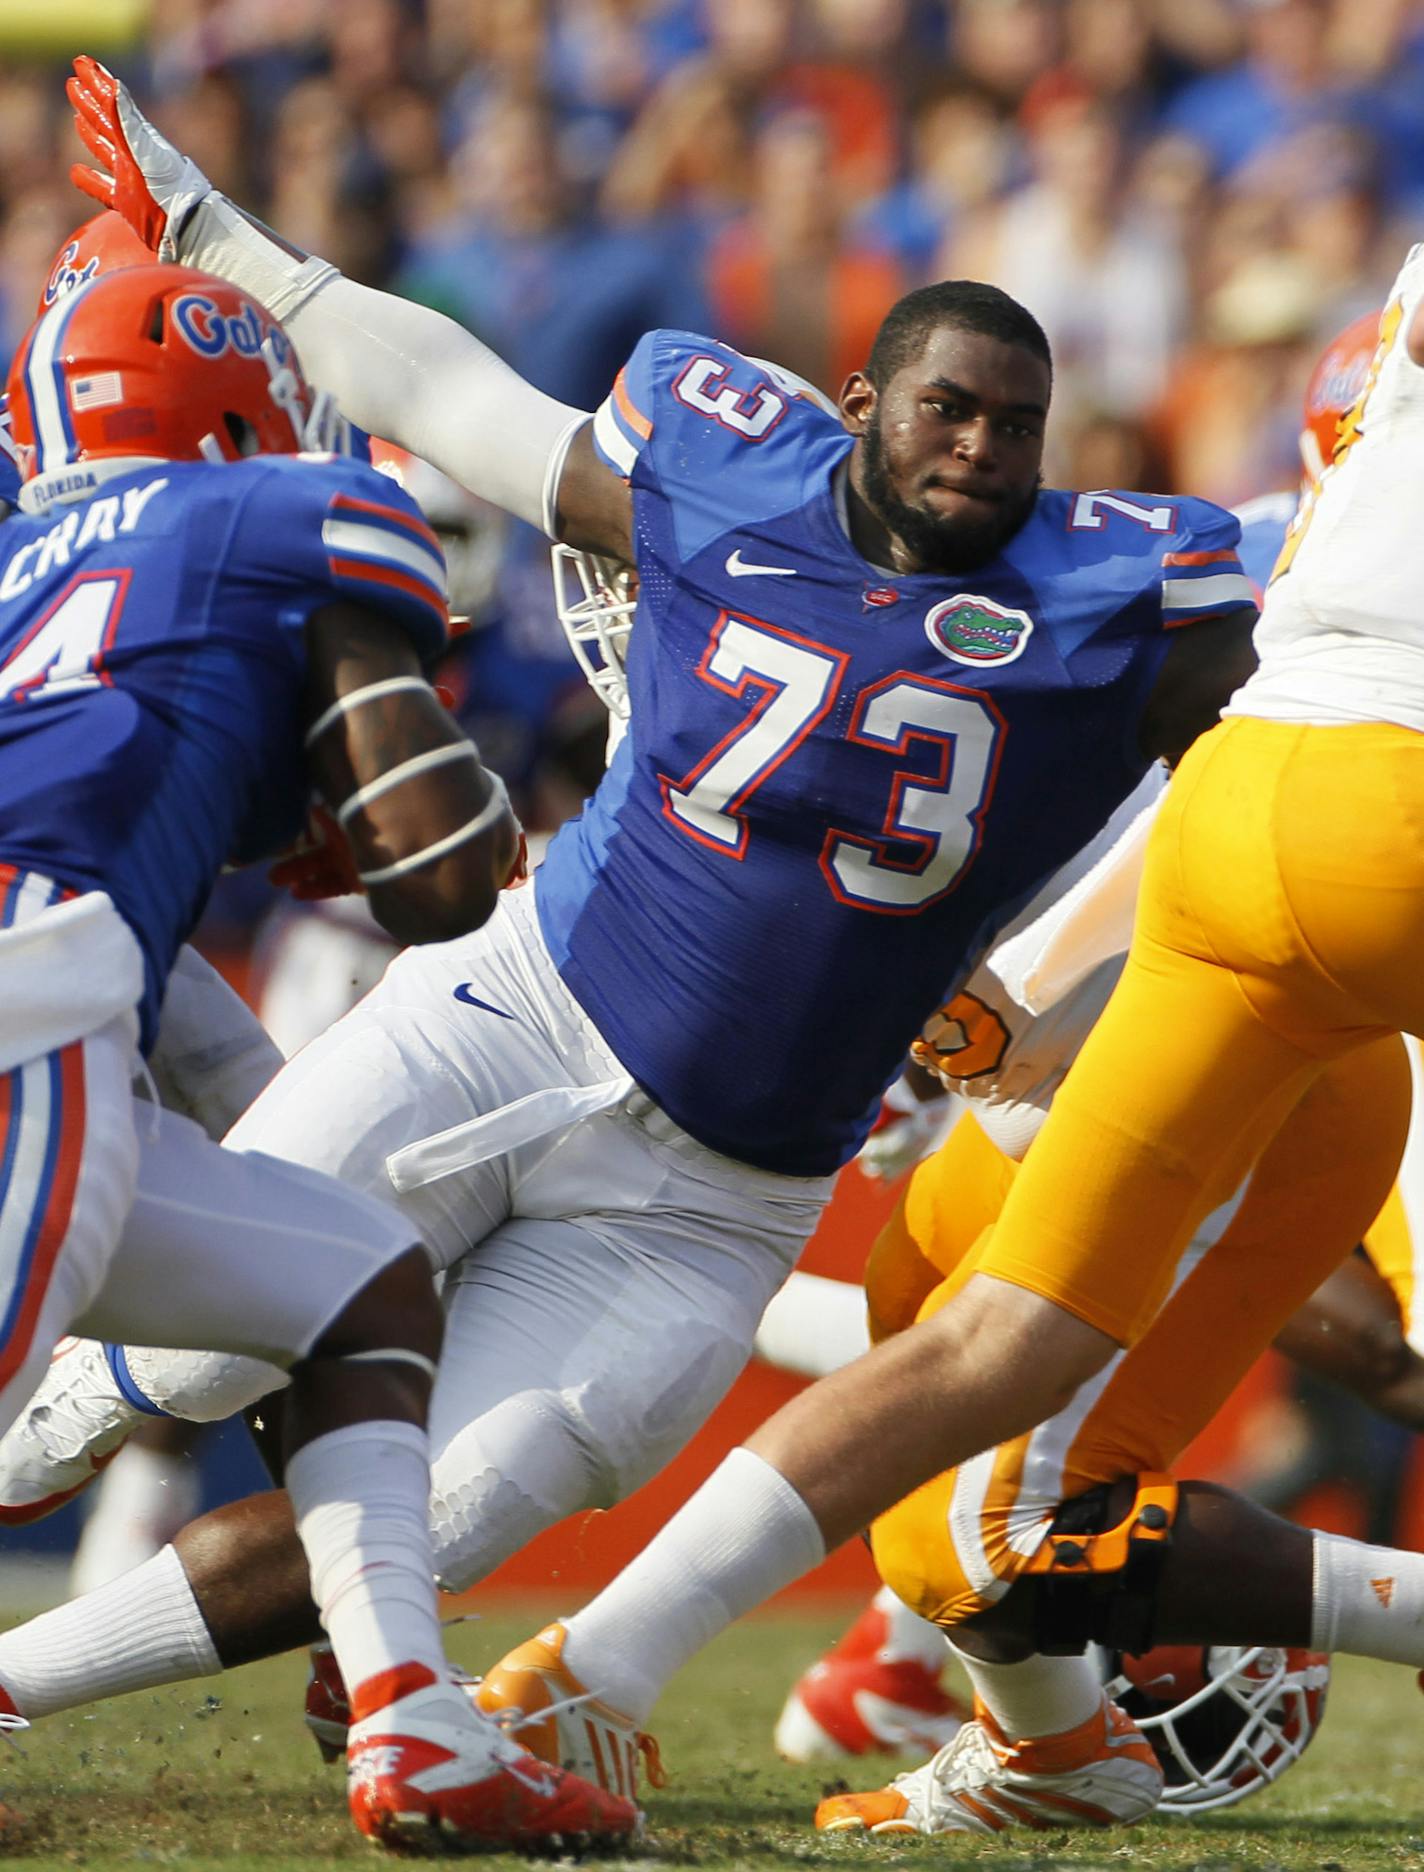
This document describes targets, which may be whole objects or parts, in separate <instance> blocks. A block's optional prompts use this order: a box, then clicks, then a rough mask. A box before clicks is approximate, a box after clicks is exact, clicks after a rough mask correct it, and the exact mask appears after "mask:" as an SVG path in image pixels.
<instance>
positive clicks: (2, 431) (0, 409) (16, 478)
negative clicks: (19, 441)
mask: <svg viewBox="0 0 1424 1872" xmlns="http://www.w3.org/2000/svg"><path fill="white" fill-rule="evenodd" d="M19 500H20V458H19V456H18V454H17V453H16V450H15V438H14V436H13V435H12V434H11V431H10V399H9V397H7V396H0V520H3V519H4V518H5V515H6V514H7V513H9V512H10V511H11V510H12V508H14V507H16V506H18V505H19Z"/></svg>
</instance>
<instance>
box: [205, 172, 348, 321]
mask: <svg viewBox="0 0 1424 1872" xmlns="http://www.w3.org/2000/svg"><path fill="white" fill-rule="evenodd" d="M170 225H171V223H170ZM177 248H178V257H179V259H180V260H181V262H182V264H183V265H184V266H192V267H200V268H201V269H202V270H203V272H204V273H216V274H217V276H218V277H219V279H225V280H231V281H232V283H233V285H234V286H241V287H242V289H243V291H244V292H250V293H251V294H252V296H253V298H254V299H256V300H257V301H258V303H259V304H260V305H264V306H266V308H267V310H268V311H269V312H270V313H271V314H272V316H273V318H275V319H280V320H281V321H282V322H283V324H285V323H286V321H287V320H288V319H289V318H290V317H291V316H292V314H293V313H294V312H299V311H300V310H301V308H302V307H303V306H304V305H305V304H306V303H307V301H308V300H309V299H310V298H311V297H312V295H313V294H314V293H318V292H320V291H321V289H322V287H323V286H324V285H325V284H326V282H327V281H328V280H331V279H335V278H336V271H337V270H336V268H335V267H334V266H333V265H332V264H331V262H330V261H329V260H322V259H320V258H319V257H318V256H317V255H316V254H308V255H297V254H292V253H288V252H287V250H286V248H285V247H283V246H282V244H281V242H280V241H277V240H274V239H273V238H272V236H271V235H270V234H267V233H264V232H263V230H262V229H261V228H259V227H256V226H254V225H253V223H252V222H251V221H249V220H248V218H247V216H246V215H245V214H243V213H242V211H241V209H239V208H237V207H235V206H234V205H233V204H232V202H230V201H229V200H228V198H227V196H226V195H220V194H219V193H218V191H217V190H216V189H214V190H213V191H212V193H211V194H209V195H205V196H203V198H202V199H201V201H199V202H198V204H197V205H196V207H194V208H193V209H192V211H191V212H190V213H189V215H188V218H187V220H186V221H183V222H182V223H181V225H180V226H179V229H178V236H177Z"/></svg>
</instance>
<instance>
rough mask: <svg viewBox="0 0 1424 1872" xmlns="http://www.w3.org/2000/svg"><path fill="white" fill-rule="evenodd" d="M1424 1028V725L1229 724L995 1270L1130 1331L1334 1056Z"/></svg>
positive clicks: (1006, 1221)
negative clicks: (1423, 728) (1417, 728)
mask: <svg viewBox="0 0 1424 1872" xmlns="http://www.w3.org/2000/svg"><path fill="white" fill-rule="evenodd" d="M1421 1028H1424V735H1421V734H1413V733H1410V732H1409V731H1408V730H1406V729H1403V728H1395V727H1390V726H1385V725H1361V726H1358V727H1353V726H1352V727H1340V728H1306V727H1297V726H1293V725H1291V724H1287V723H1280V722H1265V721H1256V720H1252V719H1249V718H1244V717H1241V718H1235V719H1233V720H1230V721H1227V722H1224V723H1222V724H1221V725H1220V726H1219V727H1217V728H1215V729H1213V730H1212V732H1211V733H1210V734H1209V735H1207V736H1205V737H1204V738H1203V739H1202V740H1201V741H1200V742H1198V743H1197V745H1196V746H1195V747H1193V748H1192V750H1191V751H1190V753H1189V754H1188V755H1187V757H1186V759H1185V760H1184V761H1183V763H1182V766H1181V769H1180V771H1179V773H1178V774H1177V777H1176V778H1175V780H1174V781H1173V783H1172V786H1171V788H1170V789H1169V792H1168V795H1167V798H1166V801H1165V802H1164V805H1163V809H1162V812H1161V815H1160V816H1159V819H1158V822H1157V825H1156V827H1155V828H1154V831H1153V835H1152V840H1151V843H1150V846H1149V850H1148V856H1147V866H1146V873H1145V876H1144V879H1143V885H1142V889H1141V892H1140V894H1139V899H1138V910H1137V927H1136V931H1135V933H1134V936H1133V942H1132V948H1131V950H1130V952H1129V955H1128V959H1127V964H1126V967H1125V969H1124V971H1123V975H1122V979H1121V981H1120V982H1119V984H1118V986H1117V989H1116V990H1115V992H1114V993H1113V996H1112V998H1111V1000H1110V1001H1109V1003H1108V1005H1107V1008H1106V1010H1105V1011H1104V1013H1103V1016H1102V1018H1101V1019H1100V1020H1099V1022H1098V1024H1097V1026H1096V1027H1095V1028H1094V1030H1093V1032H1092V1033H1091V1034H1090V1035H1089V1037H1088V1040H1087V1043H1086V1045H1085V1046H1084V1048H1083V1051H1082V1053H1081V1054H1080V1055H1079V1058H1078V1060H1077V1062H1076V1064H1075V1065H1074V1067H1073V1069H1072V1071H1071V1072H1070V1073H1069V1075H1068V1077H1067V1079H1066V1081H1065V1082H1064V1085H1063V1087H1062V1090H1061V1091H1060V1092H1059V1094H1058V1097H1057V1099H1056V1101H1055V1103H1054V1108H1053V1111H1052V1113H1051V1114H1050V1116H1049V1119H1048V1122H1047V1124H1046V1125H1045V1126H1044V1129H1043V1131H1042V1133H1041V1134H1040V1136H1039V1138H1038V1139H1037V1141H1036V1142H1035V1144H1034V1147H1033V1149H1032V1151H1031V1152H1030V1153H1029V1156H1028V1159H1027V1161H1026V1163H1025V1165H1024V1167H1023V1170H1022V1172H1021V1174H1020V1175H1019V1177H1018V1178H1017V1179H1016V1180H1015V1183H1014V1187H1013V1189H1012V1190H1011V1191H1010V1193H1009V1196H1008V1200H1007V1201H1006V1203H1005V1205H1004V1212H1003V1215H1002V1217H1001V1219H1000V1222H999V1224H998V1226H997V1227H996V1228H995V1231H994V1237H993V1241H992V1243H991V1244H989V1246H988V1248H987V1249H986V1252H985V1255H984V1258H983V1260H982V1263H981V1266H982V1268H983V1271H984V1272H985V1273H988V1274H994V1275H997V1276H998V1277H1000V1278H1001V1279H1004V1280H1008V1281H1012V1282H1015V1283H1017V1284H1019V1285H1021V1286H1025V1287H1029V1288H1031V1289H1033V1290H1034V1291H1035V1292H1037V1293H1040V1294H1044V1295H1046V1296H1047V1297H1048V1298H1050V1299H1052V1300H1054V1301H1056V1302H1057V1303H1058V1304H1059V1305H1061V1306H1063V1307H1065V1308H1066V1309H1067V1310H1068V1311H1070V1312H1072V1313H1075V1314H1077V1315H1078V1316H1079V1317H1081V1318H1082V1319H1084V1320H1087V1321H1088V1322H1089V1323H1090V1324H1092V1325H1094V1326H1097V1327H1098V1328H1100V1329H1101V1330H1102V1331H1103V1332H1105V1333H1107V1334H1109V1335H1110V1336H1111V1337H1112V1338H1114V1339H1116V1340H1117V1341H1118V1342H1119V1343H1120V1344H1122V1345H1131V1344H1133V1343H1134V1342H1135V1341H1136V1340H1138V1339H1139V1338H1141V1336H1142V1334H1143V1333H1144V1332H1145V1331H1146V1330H1147V1328H1148V1326H1149V1325H1150V1323H1151V1322H1152V1320H1153V1319H1154V1318H1155V1317H1156V1314H1157V1312H1158V1310H1159V1308H1160V1307H1161V1304H1162V1301H1163V1299H1164V1298H1165V1296H1166V1293H1167V1291H1168V1288H1169V1286H1170V1283H1171V1280H1172V1276H1173V1270H1174V1268H1175V1267H1176V1265H1177V1262H1178V1260H1179V1257H1180V1255H1181V1253H1182V1250H1183V1248H1184V1247H1185V1245H1186V1244H1187V1243H1188V1242H1189V1241H1190V1239H1191V1237H1192V1234H1193V1231H1194V1230H1195V1228H1196V1226H1197V1224H1198V1223H1199V1222H1200V1221H1201V1219H1202V1218H1203V1217H1204V1216H1205V1215H1206V1214H1208V1213H1209V1211H1210V1210H1211V1209H1213V1208H1214V1207H1215V1206H1216V1205H1217V1204H1218V1203H1220V1202H1221V1201H1223V1200H1224V1198H1225V1196H1226V1194H1227V1192H1229V1191H1230V1190H1232V1189H1233V1188H1235V1187H1236V1185H1237V1184H1239V1183H1240V1181H1241V1180H1242V1178H1243V1176H1244V1175H1245V1172H1246V1170H1247V1169H1248V1168H1249V1166H1250V1165H1251V1164H1252V1163H1253V1162H1254V1161H1255V1160H1256V1158H1257V1157H1258V1156H1259V1155H1260V1153H1261V1151H1262V1149H1263V1148H1264V1146H1265V1145H1266V1143H1267V1142H1268V1141H1269V1140H1270V1138H1271V1137H1272V1136H1274V1135H1275V1133H1276V1132H1277V1131H1278V1130H1279V1129H1280V1127H1281V1124H1282V1122H1283V1120H1284V1119H1285V1117H1286V1114H1287V1113H1288V1112H1289V1111H1290V1110H1291V1109H1292V1107H1293V1106H1295V1105H1296V1104H1297V1103H1298V1102H1299V1100H1300V1098H1301V1096H1302V1095H1303V1093H1304V1092H1305V1091H1306V1089H1307V1088H1308V1087H1309V1086H1310V1085H1311V1084H1312V1082H1313V1081H1314V1080H1315V1079H1316V1078H1317V1077H1318V1076H1319V1074H1320V1072H1321V1071H1322V1069H1323V1067H1324V1066H1325V1065H1326V1063H1327V1062H1329V1061H1331V1060H1340V1059H1343V1058H1346V1057H1347V1056H1349V1055H1350V1054H1351V1053H1354V1052H1356V1051H1358V1050H1359V1049H1362V1048H1364V1047H1366V1046H1367V1045H1368V1044H1369V1043H1371V1042H1373V1041H1376V1040H1379V1039H1381V1038H1383V1037H1384V1036H1386V1035H1389V1034H1394V1033H1399V1032H1401V1031H1402V1032H1406V1033H1417V1032H1419V1031H1420V1029H1421ZM1396 1148H1402V1143H1400V1144H1398V1145H1397V1146H1396Z"/></svg>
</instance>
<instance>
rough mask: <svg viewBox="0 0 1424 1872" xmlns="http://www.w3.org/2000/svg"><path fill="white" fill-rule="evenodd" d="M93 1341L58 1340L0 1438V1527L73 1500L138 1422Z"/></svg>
mask: <svg viewBox="0 0 1424 1872" xmlns="http://www.w3.org/2000/svg"><path fill="white" fill-rule="evenodd" d="M146 1414H147V1413H145V1412H144V1411H141V1410H139V1409H138V1408H137V1406H135V1405H133V1404H130V1403H129V1401H128V1399H127V1398H126V1397H125V1396H124V1395H123V1393H122V1392H121V1391H120V1390H119V1387H118V1385H117V1383H116V1382H115V1380H114V1374H113V1372H112V1371H111V1370H110V1369H109V1361H108V1358H107V1356H106V1355H105V1351H104V1347H103V1346H102V1345H101V1344H100V1342H99V1341H98V1340H97V1339H61V1340H60V1342H59V1344H58V1345H57V1346H56V1347H55V1350H54V1356H53V1357H52V1358H51V1360H50V1362H49V1369H48V1370H47V1371H46V1372H45V1375H44V1377H43V1378H41V1380H40V1382H39V1384H38V1386H37V1387H36V1389H35V1393H34V1396H33V1397H31V1399H30V1401H29V1403H28V1404H26V1406H25V1408H24V1409H23V1410H22V1411H21V1412H20V1414H19V1416H18V1417H17V1418H16V1419H15V1421H14V1423H12V1424H11V1426H10V1428H9V1429H8V1430H7V1431H6V1432H5V1434H4V1436H3V1437H0V1525H4V1526H6V1527H23V1526H24V1525H25V1524H26V1523H27V1522H30V1521H40V1520H42V1519H43V1518H44V1516H45V1515H48V1514H53V1513H54V1511H55V1509H56V1508H62V1507H63V1506H64V1504H65V1503H66V1502H68V1501H73V1499H74V1497H75V1496H76V1495H78V1494H79V1493H80V1492H81V1490H83V1489H86V1488H88V1486H89V1484H90V1483H91V1482H92V1481H93V1480H94V1478H95V1477H96V1476H98V1475H99V1474H100V1473H101V1472H102V1471H103V1469H104V1466H105V1464H106V1463H108V1462H111V1461H112V1460H113V1458H114V1457H115V1456H117V1455H118V1453H119V1451H120V1450H121V1449H122V1448H123V1446H124V1444H125V1443H127V1442H128V1440H129V1438H130V1437H131V1436H132V1435H133V1433H134V1431H135V1430H136V1429H137V1428H138V1426H139V1425H140V1424H141V1423H142V1422H143V1421H144V1418H145V1415H146Z"/></svg>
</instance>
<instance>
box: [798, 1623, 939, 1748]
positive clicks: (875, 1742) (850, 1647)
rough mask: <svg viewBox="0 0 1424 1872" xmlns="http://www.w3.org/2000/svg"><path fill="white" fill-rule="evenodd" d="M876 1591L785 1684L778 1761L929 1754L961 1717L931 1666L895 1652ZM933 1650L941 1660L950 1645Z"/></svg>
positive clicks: (918, 1659) (891, 1634)
mask: <svg viewBox="0 0 1424 1872" xmlns="http://www.w3.org/2000/svg"><path fill="white" fill-rule="evenodd" d="M878 1597H879V1596H878V1595H877V1598H876V1599H872V1600H871V1602H870V1604H869V1605H868V1606H866V1608H865V1610H864V1611H863V1612H862V1613H861V1615H860V1617H859V1618H858V1619H857V1620H856V1621H855V1623H854V1624H853V1625H852V1626H851V1628H850V1630H849V1631H847V1632H846V1633H845V1635H844V1636H843V1637H842V1638H841V1639H839V1640H838V1642H837V1643H836V1644H834V1645H833V1646H832V1647H831V1649H830V1650H829V1651H828V1652H827V1653H826V1654H825V1656H824V1657H822V1658H818V1659H817V1660H816V1662H815V1663H814V1664H813V1665H812V1666H811V1668H810V1669H809V1670H807V1671H803V1672H802V1674H801V1676H800V1677H798V1678H797V1680H796V1682H795V1683H794V1684H793V1685H792V1688H791V1694H790V1696H788V1697H787V1699H786V1702H785V1705H784V1706H783V1708H782V1711H781V1714H780V1716H778V1717H777V1719H776V1729H775V1731H774V1734H773V1742H774V1744H775V1747H776V1752H777V1754H778V1755H780V1756H781V1757H782V1759H783V1760H784V1761H792V1762H811V1761H836V1760H844V1759H846V1758H847V1757H849V1756H854V1755H924V1754H931V1755H932V1754H934V1752H935V1751H936V1750H937V1749H942V1748H943V1747H944V1745H945V1744H946V1743H947V1742H952V1741H953V1740H954V1738H955V1737H956V1736H957V1735H958V1734H959V1731H960V1729H961V1727H962V1726H963V1725H964V1724H965V1723H966V1722H968V1720H969V1715H970V1712H969V1708H968V1705H967V1704H964V1703H961V1702H960V1700H959V1698H958V1697H955V1696H951V1695H950V1693H949V1691H947V1690H945V1689H944V1688H942V1686H941V1684H940V1672H939V1671H938V1670H934V1669H932V1668H931V1667H930V1665H928V1664H926V1663H924V1662H923V1661H922V1660H921V1659H920V1658H918V1657H912V1656H907V1655H903V1654H900V1653H898V1652H897V1651H896V1649H895V1644H894V1634H893V1632H892V1630H891V1626H890V1620H889V1619H888V1618H887V1617H886V1614H885V1612H884V1611H883V1610H882V1609H881V1606H880V1605H879V1603H878ZM940 1649H941V1652H942V1653H943V1661H944V1662H947V1661H948V1657H949V1647H948V1646H947V1645H943V1644H942V1645H941V1646H940ZM941 1668H943V1664H941Z"/></svg>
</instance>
